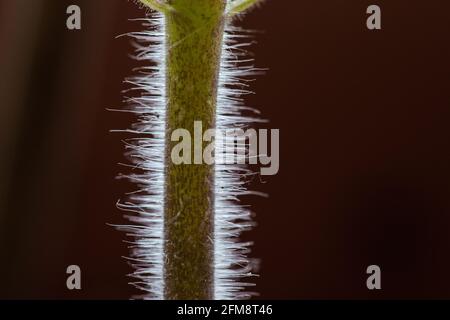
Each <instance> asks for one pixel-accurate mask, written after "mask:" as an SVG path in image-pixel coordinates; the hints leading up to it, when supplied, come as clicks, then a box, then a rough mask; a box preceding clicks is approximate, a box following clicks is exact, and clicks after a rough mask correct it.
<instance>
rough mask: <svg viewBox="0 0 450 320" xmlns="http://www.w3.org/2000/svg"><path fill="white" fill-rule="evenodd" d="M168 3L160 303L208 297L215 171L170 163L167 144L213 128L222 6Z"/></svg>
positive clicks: (216, 0) (207, 0)
mask: <svg viewBox="0 0 450 320" xmlns="http://www.w3.org/2000/svg"><path fill="white" fill-rule="evenodd" d="M168 4H169V5H170V7H171V10H168V11H166V12H165V14H166V30H167V131H166V133H167V136H166V155H165V156H166V168H165V170H166V171H165V176H166V186H165V190H166V192H165V194H166V198H165V217H164V219H165V223H164V227H165V230H164V235H165V248H164V249H165V250H164V251H165V261H164V280H165V281H164V283H165V289H164V298H165V299H213V298H214V242H213V239H214V166H211V165H207V164H191V165H189V164H181V165H175V164H173V162H172V161H171V151H172V148H173V146H174V145H175V144H176V143H177V142H172V141H171V139H170V138H171V133H172V132H173V130H175V129H178V128H183V129H187V130H188V131H189V132H190V134H191V137H198V134H197V133H195V132H194V121H201V123H202V125H203V128H204V130H206V129H209V128H214V127H215V112H216V100H217V87H218V75H219V69H220V55H221V48H222V38H223V28H224V19H225V6H226V1H225V0H171V1H169V2H168ZM199 139H200V140H199V141H202V138H201V137H200V138H199ZM201 144H202V145H203V142H201ZM191 159H193V160H194V150H191ZM202 162H203V161H202Z"/></svg>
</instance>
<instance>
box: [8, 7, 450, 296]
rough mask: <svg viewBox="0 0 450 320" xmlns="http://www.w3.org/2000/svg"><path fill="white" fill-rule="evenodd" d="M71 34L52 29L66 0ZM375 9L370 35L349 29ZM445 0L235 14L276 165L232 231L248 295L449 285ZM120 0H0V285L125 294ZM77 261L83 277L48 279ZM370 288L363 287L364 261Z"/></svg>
mask: <svg viewBox="0 0 450 320" xmlns="http://www.w3.org/2000/svg"><path fill="white" fill-rule="evenodd" d="M70 4H77V5H79V6H80V7H81V9H82V30H81V31H68V30H67V29H66V18H67V15H66V13H65V12H66V8H67V6H68V5H70ZM370 4H378V5H380V6H381V8H382V26H383V30H381V31H376V32H373V31H369V30H367V28H366V27H365V21H366V17H367V16H366V14H365V11H366V8H367V6H368V5H370ZM449 10H450V4H449V3H448V1H446V0H428V1H424V0H420V1H419V0H397V1H381V0H378V1H366V0H338V1H336V0H269V1H267V3H266V4H265V5H264V6H263V7H262V8H261V9H260V10H256V11H254V12H252V13H251V14H250V15H249V16H248V17H246V19H245V20H244V21H243V22H242V25H244V26H246V27H248V28H252V29H257V30H264V31H265V32H264V33H262V34H258V35H257V36H256V40H257V41H258V43H257V44H255V45H254V46H253V47H252V51H253V52H254V53H255V56H256V58H257V65H258V66H261V67H268V68H269V69H270V70H269V71H268V73H267V75H266V76H264V77H260V78H258V81H257V82H255V83H254V85H253V89H254V90H255V91H256V92H257V95H253V96H251V97H249V99H248V104H249V105H251V106H256V107H258V108H259V109H260V110H261V111H262V114H263V116H264V117H266V118H268V119H270V120H271V122H270V124H269V127H270V128H280V130H281V163H280V172H279V174H278V175H277V176H274V177H264V179H263V183H261V182H260V181H255V182H254V185H253V188H254V189H257V190H260V191H264V192H268V193H269V194H270V198H268V199H265V198H249V199H245V200H246V201H247V202H248V203H251V204H253V208H254V210H255V211H256V212H257V218H256V219H257V221H258V224H259V226H258V227H257V228H256V229H255V230H254V231H252V232H251V233H247V234H246V235H245V238H246V239H253V240H255V241H256V245H255V247H254V253H253V256H255V257H259V258H261V259H262V267H261V270H260V274H261V277H260V278H259V279H258V280H257V291H259V292H260V298H264V299H266V298H276V299H304V298H326V299H328V298H358V299H359V298H375V299H377V298H450V273H449V272H448V270H450V151H449V150H450V139H449V138H450V127H449V125H448V123H449V119H450V108H449V106H450V59H449V57H450V52H449V49H450V43H449V41H448V39H449V33H450V18H449V16H448V12H449ZM143 14H144V11H142V10H139V9H138V8H137V6H136V5H134V4H133V3H132V2H131V1H125V0H71V1H66V0H32V1H30V0H0V298H3V299H5V298H6V299H11V298H33V299H35V298H44V299H48V298H57V299H60V298H64V299H93V298H104V299H109V298H112V299H128V298H129V297H130V296H131V295H133V294H136V293H137V292H136V290H134V289H133V288H131V287H130V286H128V285H127V281H128V280H127V278H126V277H125V274H127V273H128V272H130V271H131V269H130V268H129V267H128V265H127V264H126V262H125V261H124V260H123V259H122V258H121V256H125V255H126V254H127V249H126V245H125V244H124V243H123V242H122V240H123V239H124V235H123V234H121V233H120V232H118V231H115V230H114V229H113V228H111V227H108V226H107V225H106V223H123V222H124V220H123V219H122V218H121V212H119V211H118V210H117V209H116V208H115V202H116V201H117V199H119V198H120V197H122V196H123V194H124V193H125V192H128V191H132V190H133V186H132V185H130V184H128V183H126V182H124V181H117V180H115V179H114V178H115V176H116V174H117V173H118V172H123V171H124V168H122V167H120V166H118V165H117V163H118V162H123V161H124V158H123V156H122V153H123V144H122V143H121V140H122V139H124V138H126V136H125V135H121V134H111V133H109V132H108V131H109V130H110V129H118V128H119V129H120V128H127V127H128V126H129V125H130V123H131V122H132V121H133V117H132V116H130V115H127V114H123V113H113V112H107V111H106V108H117V107H121V106H122V105H123V104H122V94H121V90H123V89H125V85H124V84H123V83H122V81H123V79H124V78H125V77H126V76H129V75H131V74H132V68H133V67H135V66H137V63H136V62H135V61H133V60H132V59H130V58H129V57H128V55H129V54H130V53H132V46H131V45H130V40H129V39H127V38H118V39H116V38H115V37H116V36H117V35H120V34H123V33H126V32H129V31H138V30H140V25H139V23H136V22H130V21H128V19H130V18H139V17H142V16H143ZM70 264H77V265H79V266H80V267H81V269H82V288H83V289H82V290H81V291H68V290H67V289H66V287H65V281H66V274H65V270H66V267H67V266H68V265H70ZM370 264H377V265H379V266H380V267H381V269H382V290H381V291H377V292H373V291H372V292H370V291H368V290H367V289H366V286H365V282H366V277H367V275H366V274H365V270H366V267H367V266H368V265H370Z"/></svg>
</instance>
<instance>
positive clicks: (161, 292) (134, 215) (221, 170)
mask: <svg viewBox="0 0 450 320" xmlns="http://www.w3.org/2000/svg"><path fill="white" fill-rule="evenodd" d="M141 3H142V4H144V5H145V6H147V7H148V8H150V9H151V10H152V12H151V13H149V16H148V18H146V19H144V23H143V25H144V27H145V28H146V29H145V31H143V32H136V33H133V34H131V36H132V37H133V38H134V39H135V43H136V47H137V55H136V57H137V59H138V60H141V61H142V62H143V63H145V66H144V67H142V68H141V69H140V70H139V74H138V75H137V76H135V77H132V78H130V79H128V81H127V82H128V83H129V84H130V85H131V86H132V87H133V89H132V90H130V91H129V93H130V94H129V95H130V97H127V102H128V105H129V106H130V111H132V112H134V113H135V114H136V115H137V117H138V121H137V123H136V124H134V126H133V127H132V128H131V129H130V130H127V132H130V133H133V134H135V135H136V137H135V138H131V139H129V140H127V142H126V149H127V155H128V157H129V158H130V159H131V161H132V163H133V170H132V173H131V174H128V175H127V176H126V177H127V178H129V179H130V180H131V181H133V182H135V183H136V184H137V185H138V186H139V191H137V192H135V193H132V194H130V195H129V196H128V199H127V200H126V201H124V202H119V203H118V207H119V208H120V209H122V210H125V211H127V212H129V214H128V215H127V218H128V219H129V220H130V224H129V225H125V226H120V227H119V229H121V230H123V231H125V232H126V233H127V235H129V236H130V237H132V238H133V240H131V241H130V249H131V256H130V257H129V261H130V263H131V264H132V265H133V267H134V272H133V273H132V276H133V277H134V278H135V279H136V281H135V282H133V285H135V286H136V287H137V288H139V289H141V290H143V292H144V295H143V296H142V298H146V299H147V298H148V299H189V300H190V299H245V298H249V297H250V296H251V295H252V294H251V293H249V292H246V291H245V289H246V288H247V287H249V286H251V285H252V284H251V283H247V281H246V280H245V279H247V278H248V277H252V276H254V274H253V272H252V269H253V268H252V263H251V262H250V260H249V259H248V258H247V255H248V253H249V251H250V246H251V243H248V242H247V243H243V242H240V241H239V236H240V234H241V232H242V231H245V230H248V229H249V228H251V227H252V226H253V222H252V219H251V212H250V211H249V209H248V208H247V207H246V206H244V205H242V204H240V202H239V197H240V196H242V195H246V194H251V193H252V192H251V191H248V190H247V188H246V184H247V180H248V177H250V176H251V175H252V174H253V173H252V172H251V171H250V169H248V168H247V167H246V166H245V165H242V164H232V165H230V164H218V163H216V164H212V165H211V164H205V163H199V164H192V165H188V164H175V163H173V161H171V150H172V149H173V147H174V145H175V142H174V141H173V140H172V139H171V133H172V132H173V131H174V130H176V129H178V128H185V129H186V130H188V131H189V132H190V133H192V135H195V128H194V123H195V122H197V123H198V122H200V123H201V124H202V125H203V127H205V128H216V129H217V130H222V129H226V128H230V127H234V128H236V127H237V128H245V127H247V126H248V124H249V123H251V122H255V121H259V120H258V118H257V116H255V115H254V114H253V113H255V112H256V111H253V110H252V109H251V108H247V107H245V106H244V104H243V100H242V96H243V95H245V94H247V93H249V90H248V88H247V87H248V84H247V83H246V81H245V77H247V76H249V75H252V74H254V73H258V71H259V70H258V69H256V68H254V67H253V66H252V65H251V60H248V59H246V58H245V49H244V47H245V46H246V45H248V44H247V43H246V42H242V40H245V39H246V38H247V37H248V34H247V33H246V32H244V31H242V30H240V29H239V28H238V27H236V26H234V23H235V22H234V20H235V19H234V18H235V17H236V16H238V15H240V14H242V13H244V12H246V11H247V10H249V9H250V8H252V7H253V6H255V5H257V4H258V3H260V1H258V0H234V1H233V0H231V1H226V0H168V1H162V0H161V1H158V0H141ZM202 143H205V142H202ZM233 143H234V142H233ZM200 147H203V145H200ZM237 148H245V146H239V145H238V146H237ZM193 151H195V150H193ZM216 152H217V151H216ZM193 154H195V152H193Z"/></svg>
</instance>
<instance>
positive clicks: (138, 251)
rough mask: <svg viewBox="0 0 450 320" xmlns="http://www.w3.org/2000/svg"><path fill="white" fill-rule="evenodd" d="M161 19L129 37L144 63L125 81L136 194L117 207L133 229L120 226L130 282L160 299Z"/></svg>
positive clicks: (156, 17)
mask: <svg viewBox="0 0 450 320" xmlns="http://www.w3.org/2000/svg"><path fill="white" fill-rule="evenodd" d="M164 20H165V18H164V16H163V15H162V14H160V13H152V15H151V16H149V18H148V19H144V24H143V26H144V27H145V28H146V30H145V31H143V32H135V33H131V34H130V36H131V37H132V38H133V39H135V40H136V41H135V45H136V59H138V60H139V61H142V62H144V63H145V64H147V65H146V66H145V67H142V68H140V69H138V70H137V72H138V75H137V76H135V77H132V78H129V79H127V81H126V82H128V83H129V84H130V85H131V86H132V87H133V89H131V90H130V91H133V93H136V92H137V93H138V95H139V96H137V97H130V98H127V99H126V100H127V102H128V105H129V106H130V108H131V111H132V112H135V113H136V115H137V117H138V121H137V123H135V124H134V125H133V128H132V129H131V130H127V131H128V132H132V133H135V134H136V135H138V137H137V138H133V139H129V140H127V142H126V150H127V156H128V157H129V159H130V161H131V162H132V163H133V165H134V167H133V171H136V172H134V173H131V174H128V175H126V176H125V177H126V178H128V179H130V180H131V181H132V182H135V183H136V184H137V185H138V187H139V191H137V192H135V193H132V194H130V195H129V196H128V199H127V201H126V202H121V203H118V207H119V208H120V209H122V210H125V211H127V212H129V213H130V214H129V215H127V216H126V218H128V219H129V221H130V222H131V223H132V224H131V225H124V226H119V227H118V228H119V229H120V230H123V231H125V232H126V233H127V236H130V237H132V238H133V240H132V241H130V242H129V243H130V249H131V256H130V257H129V258H127V259H128V260H129V261H130V264H131V265H132V266H133V268H134V272H133V273H132V274H130V276H132V277H133V278H134V279H136V280H135V281H134V282H132V283H131V284H132V285H134V286H135V287H137V288H138V289H141V290H142V291H144V295H143V296H140V297H139V298H144V299H158V300H159V299H163V298H164V297H163V292H164V283H163V281H164V280H163V279H164V264H163V262H164V261H163V256H164V252H163V248H164V185H165V178H164V154H165V138H166V134H165V129H166V127H165V123H166V70H165V68H166V60H165V58H166V55H165V52H166V43H165V42H166V40H165V39H166V37H165V22H164Z"/></svg>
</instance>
